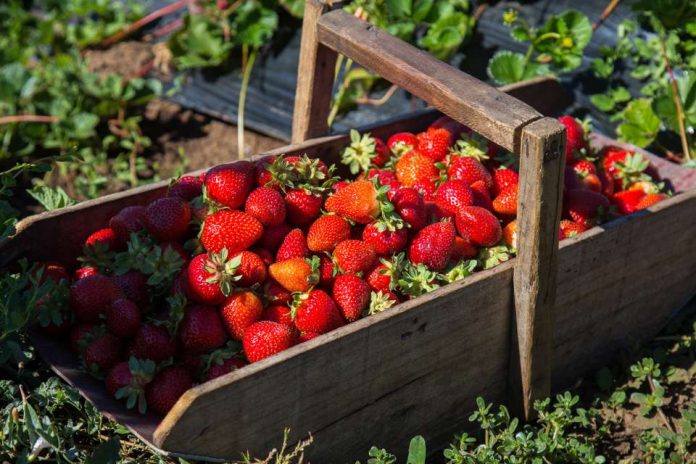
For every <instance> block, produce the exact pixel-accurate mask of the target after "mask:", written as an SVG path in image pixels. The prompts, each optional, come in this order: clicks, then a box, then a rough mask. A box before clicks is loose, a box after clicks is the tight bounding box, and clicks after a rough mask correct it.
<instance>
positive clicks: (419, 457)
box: [406, 435, 426, 464]
mask: <svg viewBox="0 0 696 464" xmlns="http://www.w3.org/2000/svg"><path fill="white" fill-rule="evenodd" d="M425 451H426V449H425V438H423V437H422V436H420V435H418V436H415V437H413V438H412V439H411V443H410V444H409V446H408V460H407V461H406V464H425Z"/></svg>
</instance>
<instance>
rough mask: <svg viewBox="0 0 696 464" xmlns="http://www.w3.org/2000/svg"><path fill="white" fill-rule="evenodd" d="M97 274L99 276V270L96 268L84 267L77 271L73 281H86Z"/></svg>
mask: <svg viewBox="0 0 696 464" xmlns="http://www.w3.org/2000/svg"><path fill="white" fill-rule="evenodd" d="M95 274H99V269H97V268H96V267H94V266H82V267H79V268H77V269H75V272H73V281H78V280H80V279H84V278H85V277H89V276H92V275H95Z"/></svg>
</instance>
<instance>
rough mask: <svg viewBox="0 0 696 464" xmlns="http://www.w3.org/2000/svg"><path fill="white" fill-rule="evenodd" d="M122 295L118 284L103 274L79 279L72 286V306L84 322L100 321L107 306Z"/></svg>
mask: <svg viewBox="0 0 696 464" xmlns="http://www.w3.org/2000/svg"><path fill="white" fill-rule="evenodd" d="M120 296H121V291H120V290H119V288H118V287H117V286H116V284H114V283H113V282H112V281H111V279H109V278H108V277H106V276H104V275H101V274H95V275H91V276H88V277H85V278H84V279H80V280H77V281H75V282H74V283H73V284H72V285H71V286H70V306H71V307H72V310H73V312H74V313H75V316H77V318H78V319H79V320H80V321H82V322H98V321H99V317H100V316H101V315H102V314H104V312H105V311H106V308H107V307H108V306H109V305H110V304H111V303H112V302H113V301H114V300H115V299H116V298H118V297H120Z"/></svg>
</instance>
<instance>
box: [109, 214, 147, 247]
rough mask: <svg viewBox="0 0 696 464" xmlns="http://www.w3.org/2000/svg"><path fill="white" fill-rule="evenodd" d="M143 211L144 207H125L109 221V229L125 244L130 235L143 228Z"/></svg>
mask: <svg viewBox="0 0 696 464" xmlns="http://www.w3.org/2000/svg"><path fill="white" fill-rule="evenodd" d="M145 211H146V208H145V207H144V206H127V207H125V208H123V209H122V210H121V211H119V212H118V213H117V214H116V215H114V216H113V217H112V218H111V219H110V220H109V227H110V228H111V229H113V231H114V232H115V233H116V235H118V238H119V239H121V241H122V242H124V243H125V242H126V241H127V240H128V239H130V234H133V233H135V232H138V231H141V230H143V229H144V228H145Z"/></svg>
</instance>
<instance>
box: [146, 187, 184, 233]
mask: <svg viewBox="0 0 696 464" xmlns="http://www.w3.org/2000/svg"><path fill="white" fill-rule="evenodd" d="M189 222H191V207H190V206H189V204H188V202H187V201H186V200H183V199H181V198H178V197H165V198H160V199H159V200H155V201H153V202H152V203H150V204H149V205H148V207H147V209H146V210H145V227H146V228H147V230H148V232H150V234H152V236H153V237H155V238H156V239H157V240H159V241H169V240H172V241H173V240H181V239H182V238H184V236H185V235H186V232H188V228H189Z"/></svg>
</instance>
